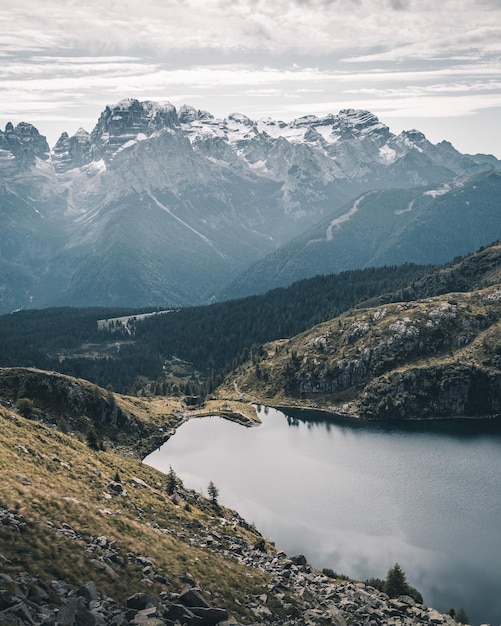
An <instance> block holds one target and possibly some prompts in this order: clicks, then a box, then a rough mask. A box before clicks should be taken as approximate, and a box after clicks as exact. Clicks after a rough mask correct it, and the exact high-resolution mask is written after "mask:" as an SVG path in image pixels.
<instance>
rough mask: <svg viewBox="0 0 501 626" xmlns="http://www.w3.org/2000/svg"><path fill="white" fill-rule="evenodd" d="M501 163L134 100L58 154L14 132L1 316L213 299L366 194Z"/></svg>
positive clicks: (4, 187)
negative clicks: (27, 310)
mask: <svg viewBox="0 0 501 626" xmlns="http://www.w3.org/2000/svg"><path fill="white" fill-rule="evenodd" d="M499 166H501V163H500V162H499V161H497V160H496V159H495V158H494V157H492V156H489V155H474V156H468V155H462V154H460V153H459V152H457V151H456V150H455V149H454V148H453V147H452V146H451V145H450V144H449V143H447V142H441V143H439V144H437V145H433V144H431V143H430V142H428V141H427V140H426V138H425V137H424V135H422V134H421V133H419V132H417V131H409V132H404V133H401V134H400V135H394V134H392V133H391V132H390V130H389V129H388V127H386V126H385V125H384V124H382V123H381V122H379V120H378V119H377V118H376V117H375V116H374V115H372V114H371V113H368V112H365V111H354V110H345V111H341V112H340V113H339V114H338V115H330V116H327V117H324V118H318V117H315V116H307V117H304V118H300V119H298V120H295V121H293V122H291V123H288V124H286V123H284V122H279V121H274V120H270V119H267V120H260V121H252V120H250V119H249V118H247V117H246V116H244V115H238V114H233V115H229V116H228V117H227V118H225V119H223V120H218V119H215V118H214V117H213V116H212V115H210V114H209V113H206V112H204V111H198V110H196V109H193V108H192V107H188V106H183V107H181V108H180V109H179V111H177V110H176V109H175V108H174V107H173V106H172V105H170V104H162V105H160V104H157V103H153V102H139V101H137V100H123V101H121V102H119V103H118V104H116V105H113V106H108V107H106V109H105V110H104V111H103V113H102V114H101V116H100V118H99V120H98V122H97V124H96V126H95V128H94V129H93V130H92V132H90V133H89V132H87V131H85V130H83V129H80V130H79V131H78V132H77V133H76V134H75V135H74V136H72V137H70V136H68V134H67V133H63V134H62V135H61V137H60V139H59V140H58V142H57V143H56V145H55V146H54V148H53V149H52V151H51V150H49V147H48V145H47V142H46V141H45V138H44V137H42V136H40V134H39V133H38V131H37V130H36V129H35V128H34V127H33V126H31V125H30V124H26V123H22V124H19V125H18V126H16V127H13V126H12V124H8V125H7V127H6V129H5V132H0V230H1V233H2V238H1V241H0V311H9V310H12V309H14V308H18V307H26V306H37V307H41V306H47V305H56V304H71V305H128V306H129V305H130V306H141V305H149V304H166V305H173V306H177V305H186V304H193V303H200V302H204V301H207V300H208V299H210V298H211V297H212V296H213V295H214V294H215V293H216V292H218V291H221V289H222V288H223V286H224V285H226V284H229V283H230V282H231V281H233V280H234V279H235V278H236V277H237V276H238V275H240V274H241V273H242V272H243V271H244V270H246V269H247V268H248V267H249V266H250V265H251V264H253V263H255V262H256V261H258V260H259V259H261V258H263V257H265V256H266V255H267V254H269V253H271V252H273V251H274V250H276V249H277V248H278V247H279V246H281V245H283V244H286V243H287V242H288V241H290V240H291V239H293V238H294V237H297V236H298V235H300V234H302V233H304V232H306V231H308V230H309V229H310V228H312V227H313V226H314V225H315V224H317V223H318V222H320V221H321V220H323V219H326V218H327V219H328V220H330V221H332V220H333V219H334V217H333V215H334V216H335V215H340V211H341V212H342V211H343V210H344V211H346V210H349V209H341V208H342V207H343V206H345V205H346V203H347V202H352V201H353V199H354V198H355V197H357V196H359V195H360V194H361V193H365V192H367V191H369V190H373V189H388V188H392V187H399V188H404V189H411V188H413V187H415V186H416V185H421V186H422V185H434V186H436V188H437V189H438V188H441V186H442V185H443V184H445V183H446V182H448V181H452V180H454V179H455V178H457V177H458V176H465V175H472V174H475V173H478V172H481V171H484V170H492V169H493V168H495V167H499ZM482 184H483V183H482ZM368 197H370V196H364V198H365V200H364V201H363V202H366V201H367V198H368ZM362 204H363V203H360V206H362ZM361 213H362V212H361ZM399 219H400V218H399ZM400 221H401V220H400ZM331 230H332V229H331ZM497 236H499V233H498V234H497ZM494 238H496V236H494V234H493V237H492V239H494ZM482 243H486V242H484V241H479V242H478V241H475V242H474V243H472V245H471V248H474V247H476V246H477V245H480V244H482ZM459 252H461V250H459V251H457V250H456V249H455V248H454V246H451V248H450V253H451V255H452V256H454V255H455V254H457V253H459ZM391 256H392V253H391V250H389V251H388V254H387V257H388V258H389V259H391ZM428 260H429V259H427V261H428ZM444 260H445V259H444ZM391 262H395V261H391ZM355 263H356V265H355V266H361V265H363V264H365V263H366V261H365V260H364V259H361V260H359V261H358V260H357V261H355ZM321 271H330V269H325V270H321ZM263 284H264V283H263Z"/></svg>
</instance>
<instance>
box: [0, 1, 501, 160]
mask: <svg viewBox="0 0 501 626" xmlns="http://www.w3.org/2000/svg"><path fill="white" fill-rule="evenodd" d="M0 62H1V74H0V76H1V79H0V127H1V128H2V129H3V128H4V127H5V124H6V123H7V122H8V121H12V122H13V123H14V124H16V123H18V122H20V121H27V122H31V123H32V124H34V125H35V126H36V127H37V128H38V129H39V131H40V132H41V133H42V134H44V135H46V136H47V138H48V140H49V143H50V144H51V145H53V144H54V143H55V141H56V140H57V138H58V136H59V135H60V133H61V132H62V131H64V130H66V131H67V132H69V133H70V134H73V133H74V132H75V131H76V130H77V129H78V128H79V127H80V126H83V127H84V128H86V129H87V130H89V131H90V130H92V128H93V127H94V125H95V123H96V121H97V118H98V117H99V114H100V113H101V111H102V110H103V109H104V107H105V106H106V105H107V104H112V103H115V102H117V101H118V100H120V99H122V98H125V97H133V98H138V99H140V100H145V99H148V100H156V101H169V102H172V104H174V105H175V106H176V107H179V106H180V105H181V104H184V103H187V104H191V105H193V106H195V107H197V108H200V109H205V110H207V111H210V112H211V113H212V114H213V115H215V116H217V117H224V116H226V115H228V114H229V113H232V112H240V113H245V114H246V115H248V116H249V117H251V118H254V119H257V118H260V117H268V116H270V117H273V118H279V119H284V120H291V119H293V118H295V117H300V116H301V115H306V114H310V113H314V114H317V115H324V114H327V113H337V112H338V111H339V110H340V109H343V108H358V109H368V110H370V111H372V112H373V113H375V114H376V115H378V117H379V118H380V120H381V121H382V122H384V123H385V124H387V125H388V126H389V127H390V129H391V130H392V131H393V132H395V133H398V132H400V131H401V130H403V129H411V128H417V129H419V130H421V131H423V132H424V133H425V134H426V135H427V137H428V138H429V139H430V140H431V141H433V142H434V143H436V142H438V141H441V140H442V139H448V140H450V141H451V142H452V143H453V144H454V145H455V146H456V147H457V148H458V149H459V150H461V151H462V152H490V153H493V154H496V156H498V157H501V0H140V1H139V0H44V1H43V2H40V0H1V4H0Z"/></svg>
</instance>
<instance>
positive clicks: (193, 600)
mask: <svg viewBox="0 0 501 626" xmlns="http://www.w3.org/2000/svg"><path fill="white" fill-rule="evenodd" d="M177 600H178V602H179V603H180V604H183V605H184V606H188V607H190V608H192V607H202V608H209V607H210V604H209V603H208V602H207V601H206V600H205V599H204V598H203V597H202V595H201V593H200V590H199V589H197V588H196V587H190V588H188V589H184V590H183V591H182V592H181V593H180V594H179V596H178V599H177Z"/></svg>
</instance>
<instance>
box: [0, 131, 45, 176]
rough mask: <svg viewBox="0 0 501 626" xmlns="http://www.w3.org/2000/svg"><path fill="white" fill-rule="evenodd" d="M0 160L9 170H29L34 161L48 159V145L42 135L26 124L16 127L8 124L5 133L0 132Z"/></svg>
mask: <svg viewBox="0 0 501 626" xmlns="http://www.w3.org/2000/svg"><path fill="white" fill-rule="evenodd" d="M0 151H1V153H2V154H1V156H0V160H1V162H2V164H3V165H4V166H7V167H8V168H9V169H11V168H14V169H18V170H26V169H29V168H30V167H31V166H32V165H34V164H35V161H36V159H37V158H38V159H42V160H43V161H47V160H48V159H49V152H50V151H49V145H48V143H47V140H46V139H45V137H44V136H43V135H40V133H39V132H38V130H37V129H36V128H35V127H34V126H32V125H31V124H28V123H27V122H20V123H19V124H18V125H17V126H16V127H14V125H13V124H12V123H11V122H8V123H7V125H6V127H5V132H1V131H0Z"/></svg>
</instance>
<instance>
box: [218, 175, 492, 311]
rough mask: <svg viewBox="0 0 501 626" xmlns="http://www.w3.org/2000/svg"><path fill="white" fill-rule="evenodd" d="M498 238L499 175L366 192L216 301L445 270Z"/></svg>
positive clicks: (240, 279) (260, 264) (257, 266)
mask: <svg viewBox="0 0 501 626" xmlns="http://www.w3.org/2000/svg"><path fill="white" fill-rule="evenodd" d="M500 236H501V170H494V171H490V172H484V173H481V174H476V175H473V176H471V177H468V178H467V177H462V178H458V179H455V180H453V181H451V182H448V183H445V184H441V185H439V186H437V187H435V188H433V187H429V186H428V187H424V188H423V187H419V188H414V189H386V190H377V191H370V192H366V193H364V194H362V195H361V196H359V197H358V198H357V199H356V200H354V201H351V202H350V203H348V204H347V205H345V206H344V207H343V209H342V210H341V211H338V212H336V213H334V214H333V215H332V216H330V217H328V218H325V219H324V220H322V221H321V222H320V223H319V224H318V225H316V226H315V227H313V228H312V229H310V230H308V231H307V232H306V233H304V234H303V235H300V236H299V237H297V238H296V239H294V240H293V241H290V242H288V243H287V244H285V245H284V246H282V247H280V248H279V249H278V250H276V251H274V252H272V253H270V254H269V255H268V256H266V257H264V258H263V259H261V260H259V261H257V262H256V263H255V264H254V265H253V266H251V267H250V268H249V269H248V270H246V271H245V272H244V273H243V274H242V275H241V276H239V277H238V278H237V279H236V280H235V281H233V283H232V284H231V285H230V286H228V287H227V288H226V289H225V290H223V291H222V292H221V294H220V297H221V298H222V299H225V298H235V297H242V296H245V295H249V294H255V293H264V292H265V291H267V290H269V289H272V288H274V287H279V286H286V285H289V284H291V283H292V282H294V281H295V280H298V279H300V278H308V277H311V276H315V275H317V274H329V273H337V272H340V271H343V270H347V269H354V268H363V267H378V266H382V265H387V264H395V263H396V264H400V263H406V262H412V263H445V262H447V261H449V260H451V259H453V258H454V257H455V256H458V255H463V254H467V253H470V252H472V251H473V250H475V249H477V248H479V247H480V246H483V245H487V244H489V243H492V242H493V241H495V240H496V239H498V238H499V237H500Z"/></svg>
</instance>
